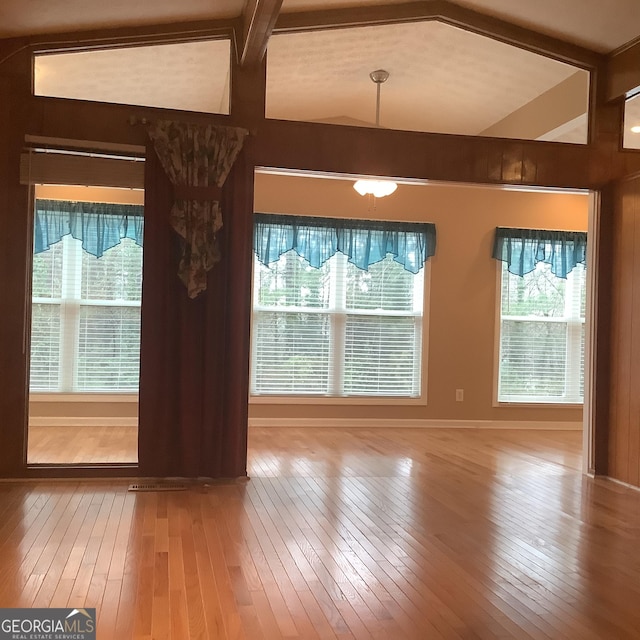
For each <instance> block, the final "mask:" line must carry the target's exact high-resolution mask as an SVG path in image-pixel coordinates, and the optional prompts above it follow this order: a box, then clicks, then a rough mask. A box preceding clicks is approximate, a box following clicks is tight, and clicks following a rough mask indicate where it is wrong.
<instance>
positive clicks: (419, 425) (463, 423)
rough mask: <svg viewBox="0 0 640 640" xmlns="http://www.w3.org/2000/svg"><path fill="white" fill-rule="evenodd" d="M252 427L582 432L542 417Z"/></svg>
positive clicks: (263, 421)
mask: <svg viewBox="0 0 640 640" xmlns="http://www.w3.org/2000/svg"><path fill="white" fill-rule="evenodd" d="M249 427H250V428H251V427H264V428H270V427H292V428H305V427H310V428H321V427H327V428H334V429H335V428H337V429H349V428H358V427H359V428H366V429H376V428H385V429H398V428H403V427H404V428H407V427H408V428H414V429H522V430H525V429H529V430H536V431H582V422H569V421H542V420H389V419H380V418H370V419H369V418H249Z"/></svg>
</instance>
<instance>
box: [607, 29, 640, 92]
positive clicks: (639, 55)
mask: <svg viewBox="0 0 640 640" xmlns="http://www.w3.org/2000/svg"><path fill="white" fill-rule="evenodd" d="M638 91H640V40H636V41H635V42H634V43H632V44H630V45H627V46H625V47H624V48H623V49H619V50H618V51H614V52H613V53H612V54H611V55H610V56H609V58H608V59H607V85H606V100H607V101H611V100H617V99H619V98H624V97H626V96H628V95H632V94H635V93H638Z"/></svg>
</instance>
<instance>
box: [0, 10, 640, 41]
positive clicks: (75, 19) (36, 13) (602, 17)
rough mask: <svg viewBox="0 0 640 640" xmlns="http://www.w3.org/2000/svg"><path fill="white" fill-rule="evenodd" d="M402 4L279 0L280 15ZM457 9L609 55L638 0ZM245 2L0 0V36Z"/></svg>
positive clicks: (624, 35)
mask: <svg viewBox="0 0 640 640" xmlns="http://www.w3.org/2000/svg"><path fill="white" fill-rule="evenodd" d="M403 1H404V0H384V1H380V0H284V2H283V7H282V11H283V12H293V11H305V10H309V9H314V10H321V9H328V8H336V7H353V6H372V5H380V4H394V3H399V2H403ZM456 3H457V4H460V5H462V6H465V7H468V8H470V9H475V10H477V11H479V12H481V13H487V14H489V15H493V16H496V17H499V18H502V19H504V20H507V21H510V22H514V23H516V24H518V25H521V26H524V27H528V28H531V29H534V30H537V31H540V32H542V33H546V34H549V35H553V36H556V37H558V38H561V39H564V40H567V41H569V42H574V43H576V44H581V45H584V46H586V47H589V48H592V49H594V50H597V51H602V52H608V51H611V50H612V49H615V48H617V47H620V46H622V45H623V44H625V43H626V42H629V41H630V40H632V39H634V38H635V37H636V36H638V35H640V2H639V1H638V0H560V1H558V0H535V1H532V0H456ZM243 4H244V0H135V1H132V0H106V1H105V0H0V37H11V36H18V35H30V34H44V33H52V32H64V31H76V30H82V29H94V28H107V27H119V26H135V25H148V24H160V23H170V22H179V21H188V20H203V19H212V18H231V17H237V16H239V15H240V14H241V13H242V7H243Z"/></svg>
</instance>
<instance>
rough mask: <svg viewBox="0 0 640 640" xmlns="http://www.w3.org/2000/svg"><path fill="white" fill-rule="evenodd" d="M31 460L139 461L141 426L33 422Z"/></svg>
mask: <svg viewBox="0 0 640 640" xmlns="http://www.w3.org/2000/svg"><path fill="white" fill-rule="evenodd" d="M27 462H28V464H96V463H97V464H100V463H103V464H104V463H109V462H120V463H131V462H134V463H135V462H138V427H113V426H111V427H85V426H75V427H70V426H64V427H50V426H47V427H41V426H33V425H29V438H28V448H27Z"/></svg>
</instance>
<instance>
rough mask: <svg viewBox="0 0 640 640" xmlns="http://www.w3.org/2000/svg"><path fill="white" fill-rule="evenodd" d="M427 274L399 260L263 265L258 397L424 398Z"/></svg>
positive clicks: (339, 257)
mask: <svg viewBox="0 0 640 640" xmlns="http://www.w3.org/2000/svg"><path fill="white" fill-rule="evenodd" d="M423 300H424V269H422V270H420V271H419V272H418V273H417V274H413V273H411V272H409V271H407V270H405V269H404V268H403V267H402V266H401V265H400V264H398V263H397V262H395V261H394V260H393V258H392V257H391V256H387V257H386V258H385V259H384V260H382V261H380V262H378V263H376V264H373V265H371V266H370V267H369V270H368V271H364V270H361V269H358V268H357V267H355V266H354V265H353V264H351V263H349V262H348V261H347V258H346V256H344V255H343V254H341V253H336V254H335V255H334V256H333V257H332V258H331V259H329V260H327V262H325V263H324V264H323V265H322V266H321V267H320V268H314V267H311V266H310V265H309V264H308V262H306V260H304V259H303V258H301V257H299V256H298V255H297V254H296V253H295V252H294V251H288V252H287V253H285V254H284V255H282V256H281V257H280V259H279V260H278V261H277V262H274V263H272V264H271V265H270V266H269V267H266V266H264V265H263V264H262V263H261V262H260V261H259V260H258V259H255V263H254V303H253V347H252V367H251V369H252V376H251V377H252V380H251V387H252V393H253V394H255V395H261V394H263V395H268V394H272V395H297V394H300V395H324V396H392V397H393V396H396V397H406V398H410V397H417V396H419V395H420V372H421V354H422V318H423V306H424V304H423Z"/></svg>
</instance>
